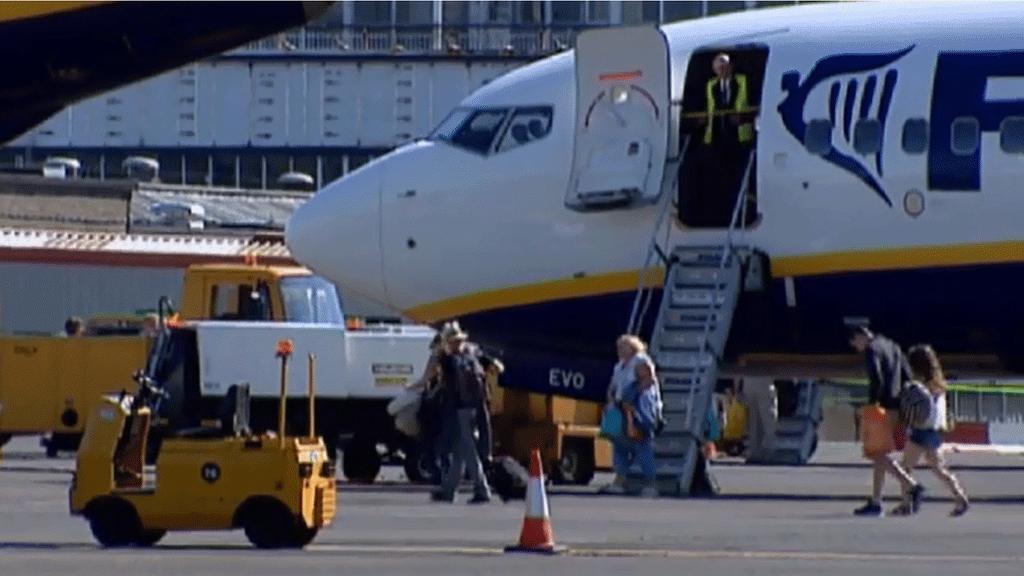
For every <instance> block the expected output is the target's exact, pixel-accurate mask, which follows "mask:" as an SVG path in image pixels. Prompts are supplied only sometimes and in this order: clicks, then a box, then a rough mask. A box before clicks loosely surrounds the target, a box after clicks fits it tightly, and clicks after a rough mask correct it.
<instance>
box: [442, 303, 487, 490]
mask: <svg viewBox="0 0 1024 576" xmlns="http://www.w3.org/2000/svg"><path fill="white" fill-rule="evenodd" d="M468 339H469V335H468V334H466V333H465V332H463V331H462V328H461V327H460V326H459V323H458V322H449V323H447V324H445V325H444V328H442V329H441V340H442V341H443V342H444V346H445V348H446V350H447V352H448V353H447V354H446V355H445V356H444V358H443V359H442V362H441V382H442V386H444V388H445V389H446V390H447V391H449V392H450V393H451V394H452V397H453V398H454V399H455V408H456V429H455V435H454V444H453V446H452V451H453V454H452V463H451V466H449V467H448V470H447V471H446V473H445V475H444V480H443V481H442V482H441V489H440V490H439V491H437V492H434V494H433V495H432V496H431V498H432V499H433V500H435V501H438V502H454V501H455V492H456V491H457V490H458V487H459V482H460V481H461V480H462V476H463V474H464V473H465V469H466V467H467V466H468V467H469V478H470V480H472V481H473V499H472V500H470V501H469V503H470V504H483V503H486V502H490V501H491V487H490V486H489V485H488V484H487V476H486V475H485V474H484V468H483V463H482V462H481V461H480V455H479V453H478V452H477V446H476V440H475V439H474V437H473V432H474V430H475V429H476V425H477V411H478V410H485V409H486V406H485V402H484V401H485V399H486V389H485V386H486V384H485V376H484V370H483V368H482V367H481V366H480V362H479V361H478V360H477V357H476V354H475V353H474V351H473V349H472V347H471V346H469V345H468V344H467V340H468Z"/></svg>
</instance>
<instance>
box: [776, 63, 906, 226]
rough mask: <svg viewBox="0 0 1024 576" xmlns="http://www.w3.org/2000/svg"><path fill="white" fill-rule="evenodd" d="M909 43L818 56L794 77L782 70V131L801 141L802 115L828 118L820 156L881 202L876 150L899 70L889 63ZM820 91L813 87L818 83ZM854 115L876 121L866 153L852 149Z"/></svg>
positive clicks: (804, 127) (804, 132)
mask: <svg viewBox="0 0 1024 576" xmlns="http://www.w3.org/2000/svg"><path fill="white" fill-rule="evenodd" d="M913 49H914V46H913V45H911V46H909V47H907V48H905V49H903V50H900V51H898V52H890V53H886V54H838V55H835V56H829V57H828V58H823V59H821V60H819V61H817V62H816V63H815V64H814V67H813V68H811V71H810V72H808V74H807V76H806V77H804V79H803V81H801V80H800V73H799V72H797V71H795V70H793V71H790V72H787V73H785V74H783V75H782V90H783V92H785V94H786V97H785V98H784V99H783V100H782V102H781V103H780V104H779V107H778V110H779V114H780V115H781V117H782V123H783V125H784V126H785V127H786V130H787V131H788V132H789V133H790V134H792V135H793V137H794V138H796V139H797V140H799V141H800V142H801V143H803V144H806V137H807V122H806V121H805V120H804V118H805V117H806V118H810V119H819V118H828V120H829V122H830V124H831V125H832V147H831V149H830V150H828V152H826V153H825V154H822V158H823V159H824V160H825V161H826V162H829V163H831V164H834V165H835V166H838V167H839V168H842V169H843V170H845V171H847V172H849V173H850V174H853V175H854V176H856V177H857V178H858V179H860V181H861V182H863V183H864V184H865V185H867V186H868V187H869V188H871V189H872V190H874V191H875V193H876V194H878V196H879V197H880V198H881V199H882V201H884V202H885V203H886V204H887V205H889V206H892V200H891V199H890V198H889V195H888V194H886V192H885V189H884V188H883V187H882V184H881V179H882V175H883V166H882V151H883V150H884V149H885V121H886V119H887V118H888V115H889V109H890V106H891V105H892V99H893V94H894V93H895V91H896V82H897V80H898V79H899V71H898V70H897V69H896V67H895V66H894V65H893V64H895V63H896V61H897V60H899V59H900V58H902V57H904V56H906V55H907V54H908V53H909V52H910V51H911V50H913ZM819 86H820V87H821V89H820V90H815V89H816V88H818V87H819ZM858 120H877V124H874V123H872V124H873V126H875V127H877V129H878V133H877V139H878V142H879V144H878V146H876V147H875V151H874V152H872V153H870V154H860V153H858V152H857V151H856V150H855V149H854V133H855V131H856V128H855V126H856V123H857V121H858Z"/></svg>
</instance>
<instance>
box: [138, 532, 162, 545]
mask: <svg viewBox="0 0 1024 576" xmlns="http://www.w3.org/2000/svg"><path fill="white" fill-rule="evenodd" d="M166 535H167V530H143V531H142V532H141V533H140V534H139V537H138V538H137V539H136V540H135V545H136V546H141V547H143V548H149V547H150V546H152V545H154V544H156V543H157V542H159V541H160V539H161V538H163V537H164V536H166Z"/></svg>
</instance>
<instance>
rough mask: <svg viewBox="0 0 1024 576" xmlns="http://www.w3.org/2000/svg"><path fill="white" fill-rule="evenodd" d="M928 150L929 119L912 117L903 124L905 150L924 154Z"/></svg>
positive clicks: (910, 152)
mask: <svg viewBox="0 0 1024 576" xmlns="http://www.w3.org/2000/svg"><path fill="white" fill-rule="evenodd" d="M926 150H928V121H927V120H925V119H924V118H911V119H909V120H907V122H906V123H905V124H904V125H903V151H904V152H906V153H907V154H924V153H925V151H926Z"/></svg>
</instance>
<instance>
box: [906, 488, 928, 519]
mask: <svg viewBox="0 0 1024 576" xmlns="http://www.w3.org/2000/svg"><path fill="white" fill-rule="evenodd" d="M907 495H908V496H910V512H911V513H912V514H917V512H918V511H919V510H920V509H921V502H922V501H923V500H924V486H921V485H920V484H916V485H915V486H914V487H913V488H911V489H910V490H909V491H908V492H907Z"/></svg>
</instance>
